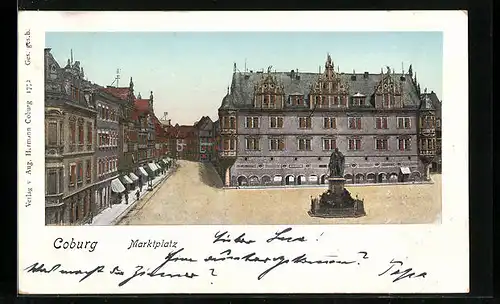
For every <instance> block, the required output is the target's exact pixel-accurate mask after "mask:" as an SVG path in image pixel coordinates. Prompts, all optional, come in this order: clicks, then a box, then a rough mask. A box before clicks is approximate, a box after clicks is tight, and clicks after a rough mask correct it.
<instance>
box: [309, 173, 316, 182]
mask: <svg viewBox="0 0 500 304" xmlns="http://www.w3.org/2000/svg"><path fill="white" fill-rule="evenodd" d="M309 183H310V184H318V176H317V175H316V174H312V175H310V176H309Z"/></svg>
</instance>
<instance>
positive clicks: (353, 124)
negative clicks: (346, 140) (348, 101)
mask: <svg viewBox="0 0 500 304" xmlns="http://www.w3.org/2000/svg"><path fill="white" fill-rule="evenodd" d="M348 124H349V129H358V130H359V129H361V117H349V118H348Z"/></svg>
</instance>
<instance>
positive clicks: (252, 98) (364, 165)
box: [218, 55, 435, 186]
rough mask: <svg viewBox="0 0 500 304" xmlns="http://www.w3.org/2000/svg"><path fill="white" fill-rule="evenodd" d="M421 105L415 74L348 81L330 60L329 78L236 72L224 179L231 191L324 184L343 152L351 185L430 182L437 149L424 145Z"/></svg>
mask: <svg viewBox="0 0 500 304" xmlns="http://www.w3.org/2000/svg"><path fill="white" fill-rule="evenodd" d="M421 105H422V102H421V98H420V87H419V85H418V83H417V80H416V76H415V77H413V72H412V69H411V66H410V69H409V71H408V72H403V73H401V74H396V73H395V72H394V70H392V71H391V70H390V69H389V68H388V69H387V71H386V72H384V71H383V70H381V72H380V73H378V74H370V73H368V72H365V73H363V74H356V73H355V72H354V71H353V73H349V74H345V73H340V72H338V71H335V67H334V64H333V62H332V60H331V58H330V56H329V55H328V56H327V60H326V62H325V70H324V72H323V73H321V72H320V73H299V72H298V71H294V70H292V71H291V72H288V73H283V72H271V69H270V68H269V69H268V71H267V73H265V72H257V73H253V72H250V73H247V72H245V73H241V72H237V71H236V69H235V71H234V73H233V79H232V83H231V88H230V90H228V94H227V95H226V96H225V97H224V98H223V100H222V104H221V106H220V108H219V128H220V149H219V153H218V164H219V168H220V172H221V173H222V174H221V178H222V179H223V181H224V184H225V185H226V186H244V185H304V184H322V183H325V182H326V178H327V171H328V160H329V157H330V154H331V153H332V152H333V151H334V149H335V148H338V149H339V150H340V151H341V152H342V153H343V154H344V155H345V157H346V159H345V172H344V177H345V178H346V180H347V182H348V183H366V182H370V183H385V182H405V181H419V180H421V179H425V178H427V176H428V174H427V171H428V170H427V168H428V165H429V163H428V160H429V157H431V156H432V153H435V148H434V149H432V148H433V147H434V146H433V145H432V143H430V142H429V143H430V145H428V144H427V141H426V146H425V147H423V146H422V144H421V139H422V137H423V136H424V133H422V130H423V129H422V128H421V126H420V124H421V120H420V116H421V115H424V116H426V117H427V115H431V112H432V111H430V110H429V109H423V108H422V107H421ZM425 134H426V135H425V136H427V135H428V136H429V138H430V139H431V140H432V141H433V142H435V137H432V136H434V135H432V134H430V133H429V134H428V133H425ZM426 140H427V137H426ZM424 148H425V149H424ZM429 148H430V149H429ZM422 153H425V154H426V155H423V154H422Z"/></svg>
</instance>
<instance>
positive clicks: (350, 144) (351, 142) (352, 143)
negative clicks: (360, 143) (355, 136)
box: [349, 139, 354, 150]
mask: <svg viewBox="0 0 500 304" xmlns="http://www.w3.org/2000/svg"><path fill="white" fill-rule="evenodd" d="M349 150H354V142H353V140H352V139H349Z"/></svg>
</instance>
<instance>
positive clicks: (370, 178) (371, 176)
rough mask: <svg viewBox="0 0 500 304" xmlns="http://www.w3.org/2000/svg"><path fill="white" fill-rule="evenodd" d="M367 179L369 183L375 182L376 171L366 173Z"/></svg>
mask: <svg viewBox="0 0 500 304" xmlns="http://www.w3.org/2000/svg"><path fill="white" fill-rule="evenodd" d="M366 181H367V182H368V183H374V182H375V173H373V172H370V173H368V174H367V175H366Z"/></svg>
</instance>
